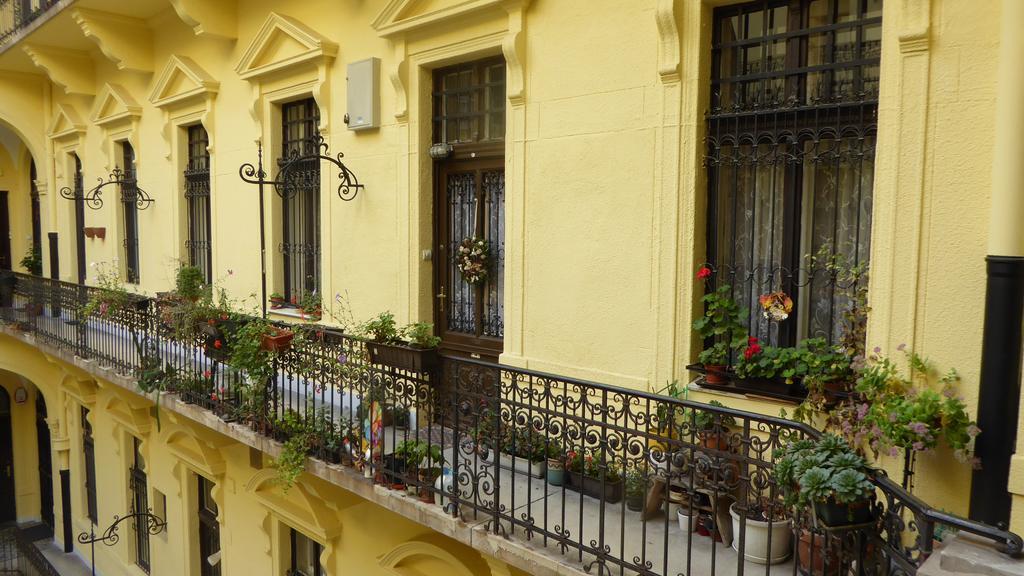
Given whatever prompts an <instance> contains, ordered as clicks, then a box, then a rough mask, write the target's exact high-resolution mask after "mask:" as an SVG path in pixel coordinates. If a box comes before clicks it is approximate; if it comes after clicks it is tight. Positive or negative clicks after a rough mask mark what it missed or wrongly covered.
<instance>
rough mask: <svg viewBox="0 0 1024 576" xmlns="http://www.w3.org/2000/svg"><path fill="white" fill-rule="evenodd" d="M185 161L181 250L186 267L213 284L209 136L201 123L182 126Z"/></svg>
mask: <svg viewBox="0 0 1024 576" xmlns="http://www.w3.org/2000/svg"><path fill="white" fill-rule="evenodd" d="M185 130H186V135H187V138H188V144H187V148H188V162H187V165H186V167H185V210H186V213H187V215H188V218H187V222H188V239H187V240H186V241H185V250H186V251H187V253H188V262H189V264H190V265H192V266H195V267H196V268H199V269H200V270H201V271H202V272H203V274H204V275H205V276H206V281H207V282H208V283H210V282H213V233H212V232H213V231H212V220H211V213H210V203H211V197H210V194H211V186H210V184H211V183H210V151H209V143H210V137H209V134H207V132H206V128H205V127H203V125H202V124H194V125H192V126H188V127H186V129H185Z"/></svg>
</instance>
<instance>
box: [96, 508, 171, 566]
mask: <svg viewBox="0 0 1024 576" xmlns="http://www.w3.org/2000/svg"><path fill="white" fill-rule="evenodd" d="M125 520H134V521H135V526H136V530H138V527H139V526H140V525H142V524H143V522H144V523H145V527H146V531H147V532H149V533H150V535H153V536H155V535H157V534H159V533H161V532H163V531H164V528H166V527H167V521H166V520H164V519H162V518H160V517H159V516H157V515H156V514H153V511H152V510H146V511H145V512H133V513H131V514H126V515H124V516H117V515H115V516H114V522H113V524H111V525H110V526H107V529H106V530H104V531H103V533H102V534H100V535H98V536H97V535H96V531H95V530H94V529H93V527H91V526H90V527H89V531H88V532H81V533H79V534H78V543H79V544H88V545H89V548H90V552H91V556H92V574H93V576H96V543H97V542H99V543H101V544H103V545H105V546H114V545H115V544H117V543H118V542H119V541H120V540H121V536H120V534H118V533H117V529H118V527H119V526H120V525H121V523H123V522H124V521H125Z"/></svg>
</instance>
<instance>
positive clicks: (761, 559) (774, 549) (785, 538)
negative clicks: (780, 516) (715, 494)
mask: <svg viewBox="0 0 1024 576" xmlns="http://www.w3.org/2000/svg"><path fill="white" fill-rule="evenodd" d="M729 515H730V516H732V549H733V550H736V551H737V552H739V547H740V514H739V513H738V512H736V504H733V505H732V506H730V507H729ZM792 522H793V521H792V520H790V519H789V518H787V519H785V520H779V521H776V522H772V523H771V529H769V528H768V523H767V522H762V521H760V520H751V519H750V518H747V522H746V530H747V533H746V538H745V541H744V543H743V555H744V556H745V557H746V559H747V560H750V561H751V562H756V563H758V564H778V563H779V562H782V561H784V560H786V559H787V558H789V555H790V554H792V552H793V526H792ZM769 534H771V550H769V549H768V535H769Z"/></svg>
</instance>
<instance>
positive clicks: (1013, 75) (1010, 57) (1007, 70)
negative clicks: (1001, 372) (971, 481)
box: [988, 0, 1024, 533]
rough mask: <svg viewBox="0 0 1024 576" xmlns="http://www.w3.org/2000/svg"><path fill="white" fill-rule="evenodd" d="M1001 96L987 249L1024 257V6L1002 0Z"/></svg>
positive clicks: (1021, 464) (1017, 469) (1014, 469)
mask: <svg viewBox="0 0 1024 576" xmlns="http://www.w3.org/2000/svg"><path fill="white" fill-rule="evenodd" d="M1000 20H1001V30H1000V45H999V92H998V101H997V103H996V142H995V156H994V160H993V166H992V212H991V216H990V222H991V226H990V228H989V241H988V251H989V254H995V255H1000V256H1024V227H1022V226H1021V221H1022V220H1024V162H1022V161H1021V159H1022V158H1024V107H1022V106H1021V102H1022V101H1024V66H1022V65H1021V62H1024V36H1022V35H1021V34H1020V23H1021V22H1024V2H1020V1H1019V0H1003V2H1002V14H1001V15H1000ZM1021 414H1024V410H1018V421H1017V437H1016V439H1015V443H1016V453H1015V454H1014V456H1013V458H1012V459H1011V461H1010V478H1009V482H1008V489H1009V491H1010V494H1011V496H1012V509H1011V514H1010V529H1011V530H1013V531H1015V532H1018V533H1019V532H1021V531H1024V439H1022V438H1021V435H1020V430H1021V429H1024V422H1021V421H1020V415H1021Z"/></svg>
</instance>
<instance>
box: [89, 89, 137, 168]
mask: <svg viewBox="0 0 1024 576" xmlns="http://www.w3.org/2000/svg"><path fill="white" fill-rule="evenodd" d="M141 117H142V106H140V105H139V103H138V102H136V101H135V98H133V97H132V95H131V94H130V93H129V92H128V91H127V90H125V88H124V87H123V86H121V85H120V84H111V83H107V84H104V85H103V88H102V89H101V90H100V93H99V95H98V96H97V97H96V102H95V104H94V105H93V109H92V116H91V120H92V122H93V124H96V125H97V126H100V127H102V128H103V129H104V132H105V134H106V137H107V141H106V142H105V145H104V146H103V147H102V149H103V153H104V154H105V155H106V168H107V170H110V169H111V168H112V166H113V164H114V163H113V162H112V158H114V157H116V154H115V152H114V149H113V147H114V140H127V141H128V142H129V143H130V144H131V145H132V148H134V149H135V154H136V156H135V162H136V163H138V162H139V154H140V147H139V119H140V118H141Z"/></svg>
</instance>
